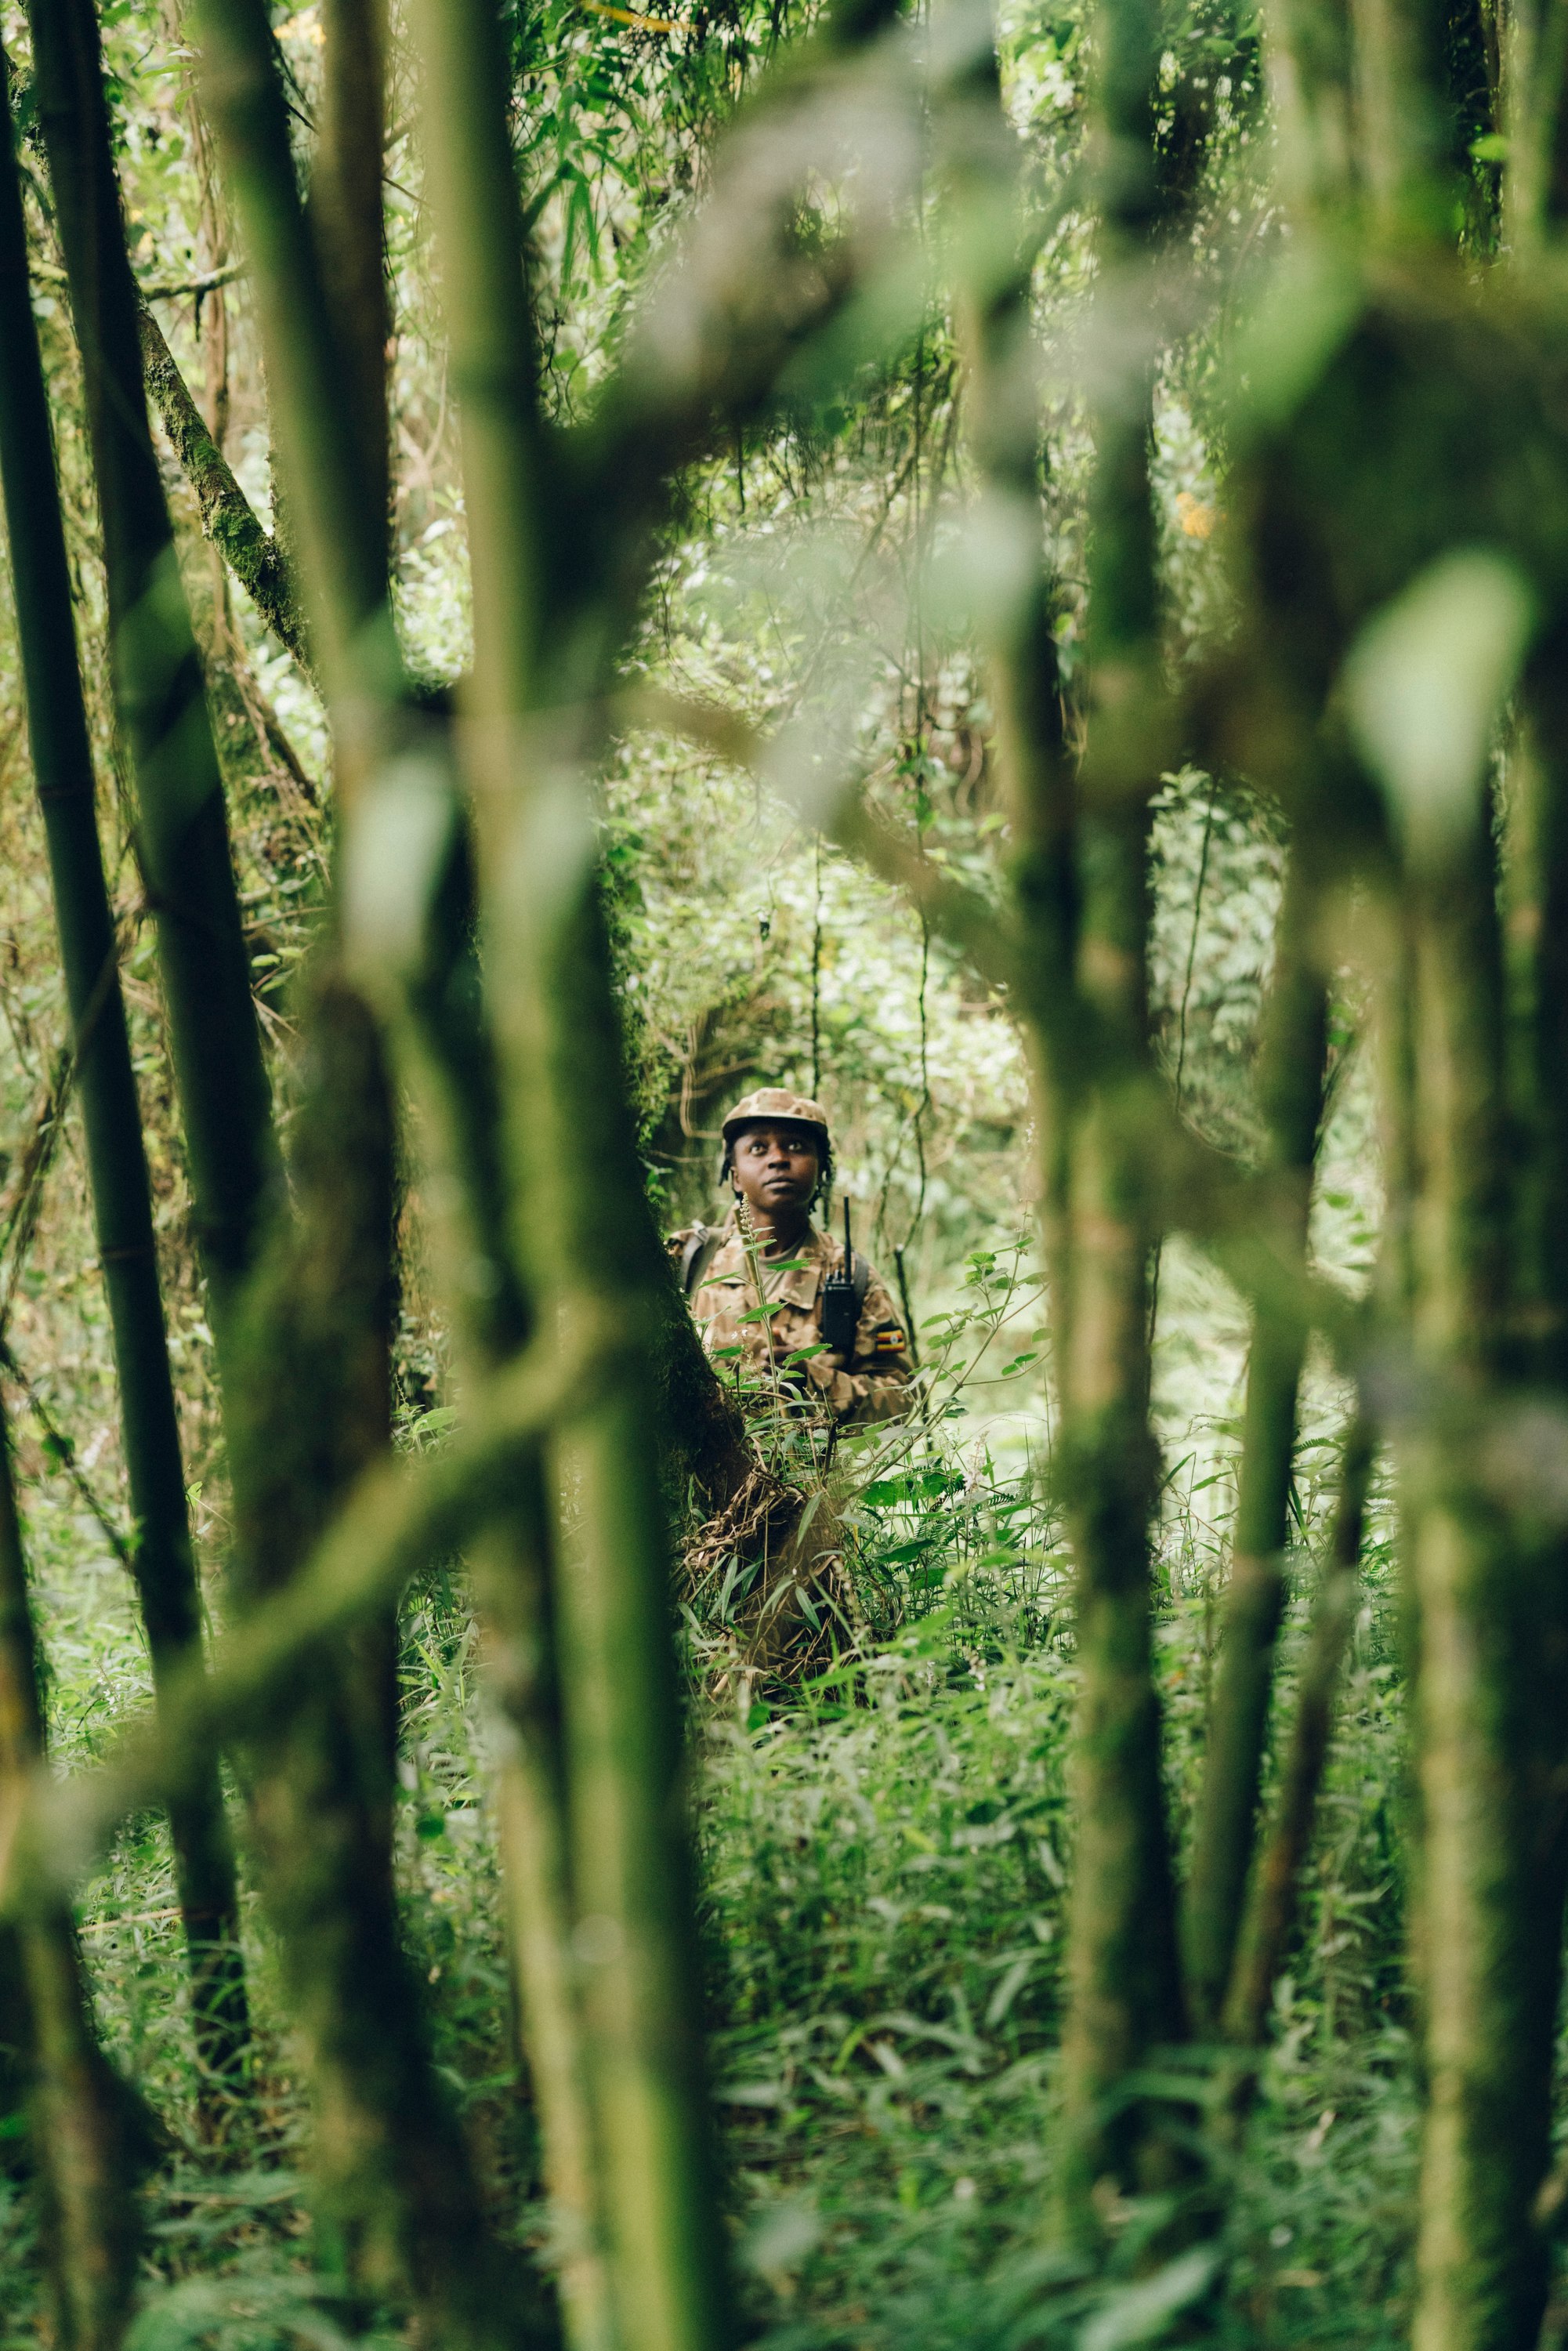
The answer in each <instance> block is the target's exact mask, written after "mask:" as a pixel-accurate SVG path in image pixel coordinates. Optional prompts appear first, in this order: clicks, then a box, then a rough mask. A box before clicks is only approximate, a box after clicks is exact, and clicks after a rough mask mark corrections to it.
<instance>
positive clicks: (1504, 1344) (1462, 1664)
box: [1399, 778, 1562, 2351]
mask: <svg viewBox="0 0 1568 2351" xmlns="http://www.w3.org/2000/svg"><path fill="white" fill-rule="evenodd" d="M1490 814H1491V812H1490V809H1489V808H1488V807H1487V805H1486V801H1485V796H1484V794H1483V791H1482V789H1481V783H1480V779H1479V778H1477V779H1476V784H1475V788H1474V797H1473V805H1472V808H1471V810H1469V817H1468V820H1467V821H1466V822H1465V823H1464V824H1463V826H1462V827H1461V828H1459V829H1458V832H1457V837H1456V838H1455V839H1453V840H1452V841H1450V842H1448V843H1446V844H1445V846H1444V849H1443V850H1442V852H1440V853H1433V854H1430V855H1427V854H1418V855H1415V856H1413V859H1412V863H1413V866H1414V869H1415V870H1413V871H1412V872H1409V873H1408V875H1407V876H1406V884H1407V887H1408V889H1409V893H1410V897H1411V901H1412V903H1413V904H1414V909H1415V990H1414V1008H1413V1021H1414V1042H1415V1056H1414V1068H1415V1081H1416V1102H1415V1111H1416V1132H1417V1133H1418V1134H1419V1135H1420V1136H1421V1140H1422V1153H1421V1173H1420V1181H1419V1187H1418V1190H1417V1194H1416V1215H1415V1229H1414V1262H1415V1270H1416V1299H1415V1317H1414V1333H1413V1336H1414V1342H1415V1347H1416V1356H1417V1360H1418V1362H1419V1363H1420V1364H1421V1367H1422V1370H1423V1373H1424V1374H1425V1376H1426V1378H1427V1380H1428V1381H1429V1382H1430V1383H1431V1390H1432V1402H1431V1404H1430V1405H1429V1407H1428V1410H1427V1413H1426V1415H1425V1416H1424V1417H1423V1419H1422V1421H1421V1422H1420V1423H1419V1424H1417V1425H1416V1426H1414V1427H1407V1428H1406V1429H1404V1430H1402V1431H1401V1436H1402V1439H1403V1442H1402V1444H1401V1447H1400V1453H1401V1459H1400V1465H1399V1466H1400V1474H1401V1480H1402V1484H1403V1487H1404V1489H1405V1496H1406V1523H1407V1527H1408V1530H1409V1542H1410V1551H1411V1566H1412V1571H1413V1577H1414V1582H1415V1585H1416V1600H1417V1641H1418V1672H1417V1678H1416V1693H1415V1722H1416V1768H1417V1772H1418V1776H1419V1788H1420V1802H1421V1814H1420V1817H1421V1831H1422V1846H1423V1850H1422V1855H1421V1874H1420V1880H1419V1888H1418V1899H1419V1903H1420V1909H1421V1917H1420V1925H1419V1949H1420V1953H1421V1959H1422V1970H1423V1987H1422V1988H1423V1992H1424V2006H1425V2020H1424V2022H1425V2028H1426V2061H1427V2081H1428V2085H1429V2086H1428V2095H1427V2114H1426V2121H1425V2130H1424V2139H1423V2160H1422V2175H1421V2210H1420V2231H1419V2236H1418V2240H1417V2253H1416V2261H1417V2281H1418V2286H1417V2303H1416V2321H1415V2326H1414V2331H1413V2340H1414V2342H1415V2344H1416V2346H1417V2347H1418V2351H1505V2346H1512V2345H1517V2344H1520V2343H1531V2342H1533V2341H1534V2340H1535V2337H1536V2334H1537V2331H1538V2329H1539V2326H1540V2323H1541V2316H1542V2309H1543V2307H1544V2304H1545V2295H1546V2286H1547V2277H1548V2267H1547V2245H1546V2241H1545V2239H1544V2237H1543V2236H1542V2234H1541V2232H1540V2231H1538V2230H1537V2229H1536V2228H1534V2227H1533V2226H1532V2224H1531V2212H1532V2207H1533V2204H1534V2199H1535V2198H1536V2196H1537V2194H1538V2192H1539V2190H1540V2189H1541V2186H1542V2181H1543V2179H1545V2177H1546V2173H1547V2168H1548V2164H1549V2160H1550V2128H1551V2087H1550V2085H1551V2079H1552V2038H1553V2033H1554V2030H1555V2018H1556V2009H1557V2000H1556V1992H1557V1986H1558V1981H1559V1974H1558V1970H1559V1966H1560V1955H1561V1931H1562V1887H1561V1877H1560V1875H1559V1874H1558V1870H1557V1866H1556V1865H1557V1863H1558V1861H1559V1859H1560V1854H1553V1853H1552V1845H1551V1842H1550V1825H1551V1824H1552V1822H1553V1816H1554V1815H1555V1814H1556V1813H1557V1811H1558V1802H1559V1800H1558V1799H1557V1798H1556V1796H1555V1795H1554V1793H1552V1791H1553V1790H1554V1788H1555V1787H1556V1786H1557V1785H1559V1784H1560V1782H1554V1781H1552V1780H1551V1779H1546V1780H1544V1781H1543V1779H1542V1775H1541V1774H1540V1772H1539V1771H1538V1769H1537V1755H1538V1751H1539V1750H1538V1745H1537V1741H1538V1736H1539V1734H1538V1729H1537V1721H1538V1718H1539V1714H1540V1710H1541V1708H1542V1705H1543V1704H1544V1705H1547V1706H1554V1707H1555V1708H1556V1712H1557V1716H1558V1719H1559V1720H1560V1719H1561V1699H1560V1696H1557V1695H1556V1688H1557V1686H1556V1684H1555V1682H1554V1680H1553V1677H1552V1672H1551V1669H1550V1654H1551V1652H1552V1650H1556V1651H1557V1653H1558V1654H1561V1651H1560V1636H1559V1639H1558V1640H1554V1641H1552V1642H1550V1643H1548V1642H1547V1641H1544V1640H1543V1637H1542V1635H1543V1632H1545V1630H1546V1628H1547V1627H1548V1626H1549V1625H1552V1619H1553V1618H1554V1617H1555V1618H1557V1619H1559V1620H1560V1617H1561V1603H1560V1601H1558V1600H1557V1598H1556V1592H1557V1588H1558V1583H1559V1576H1560V1568H1559V1564H1558V1562H1557V1560H1556V1559H1555V1557H1553V1556H1552V1552H1550V1551H1548V1552H1545V1553H1544V1555H1543V1554H1542V1552H1541V1550H1540V1548H1539V1545H1538V1544H1537V1543H1532V1542H1531V1540H1530V1536H1529V1531H1528V1528H1527V1526H1526V1525H1523V1524H1521V1522H1520V1520H1519V1519H1518V1518H1517V1517H1516V1516H1515V1514H1514V1513H1513V1512H1512V1511H1511V1510H1510V1509H1509V1508H1508V1506H1507V1503H1506V1501H1505V1499H1504V1498H1503V1497H1502V1496H1501V1495H1500V1493H1499V1492H1498V1491H1497V1488H1496V1481H1495V1479H1494V1478H1490V1477H1489V1476H1488V1471H1487V1460H1486V1432H1487V1430H1488V1429H1489V1427H1490V1426H1492V1425H1493V1424H1492V1422H1491V1420H1490V1412H1489V1407H1490V1410H1491V1411H1495V1410H1497V1409H1498V1408H1499V1406H1500V1405H1501V1404H1502V1402H1503V1399H1504V1398H1505V1397H1506V1396H1507V1393H1508V1391H1507V1387H1506V1385H1505V1382H1506V1378H1507V1373H1508V1368H1509V1354H1510V1344H1511V1323H1512V1320H1513V1314H1512V1306H1513V1297H1514V1280H1515V1267H1514V1263H1513V1259H1512V1252H1511V1228H1512V1225H1513V1213H1514V1205H1515V1204H1514V1200H1513V1196H1512V1186H1511V1158H1510V1153H1509V1147H1508V1144H1509V1121H1508V1104H1507V1101H1506V1096H1505V1089H1504V1084H1503V1072H1504V1069H1505V1054H1504V1022H1503V986H1502V967H1501V946H1500V935H1499V922H1498V899H1499V889H1498V878H1499V877H1498V871H1497V861H1496V849H1495V838H1494V831H1493V827H1492V824H1491V820H1490ZM1559 1082H1562V1077H1561V1075H1560V1077H1559ZM1557 1834H1558V1837H1559V1839H1560V1836H1561V1831H1560V1830H1559V1831H1558V1832H1557ZM1549 1858H1550V1859H1551V1860H1552V1864H1553V1867H1552V1876H1554V1877H1555V1878H1556V1893H1555V1899H1553V1897H1552V1888H1551V1882H1550V1880H1549V1879H1546V1874H1545V1872H1544V1871H1543V1868H1542V1864H1543V1862H1546V1861H1547V1860H1548V1859H1549ZM1543 1880H1545V1882H1543Z"/></svg>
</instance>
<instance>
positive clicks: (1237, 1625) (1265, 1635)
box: [1182, 848, 1328, 2028]
mask: <svg viewBox="0 0 1568 2351" xmlns="http://www.w3.org/2000/svg"><path fill="white" fill-rule="evenodd" d="M1305 854H1306V853H1305V851H1304V848H1298V849H1297V850H1296V852H1294V853H1293V854H1292V856H1291V863H1290V867H1289V870H1288V872H1287V875H1286V881H1285V894H1284V900H1283V903H1282V904H1281V910H1280V922H1279V931H1278V935H1277V940H1276V946H1275V967H1274V979H1273V986H1272V988H1271V990H1270V1001H1269V1006H1268V1009H1267V1012H1266V1015H1265V1020H1264V1031H1263V1040H1262V1050H1261V1057H1260V1071H1259V1092H1260V1103H1261V1108H1262V1111H1263V1116H1264V1123H1265V1127H1266V1131H1267V1134H1268V1138H1269V1143H1268V1163H1269V1165H1270V1170H1271V1172H1272V1173H1273V1175H1274V1176H1275V1177H1276V1179H1277V1185H1278V1191H1277V1194H1276V1204H1275V1209H1274V1215H1273V1217H1272V1219H1271V1222H1272V1227H1273V1229H1272V1231H1271V1232H1270V1233H1269V1235H1268V1236H1267V1238H1268V1240H1269V1242H1270V1245H1271V1248H1272V1249H1273V1252H1274V1254H1275V1255H1276V1256H1277V1258H1278V1259H1280V1260H1281V1262H1282V1263H1283V1264H1284V1265H1285V1266H1287V1267H1288V1268H1289V1270H1291V1272H1292V1273H1299V1272H1300V1271H1301V1270H1302V1269H1303V1268H1304V1266H1305V1263H1306V1245H1307V1218H1308V1213H1309V1209H1310V1206H1311V1197H1312V1165H1313V1162H1314V1160H1315V1158H1316V1155H1317V1145H1318V1131H1319V1126H1320V1123H1321V1121H1322V1103H1323V1071H1324V1057H1325V1054H1326V1052H1327V1048H1328V998H1327V991H1326V988H1325V985H1324V980H1323V976H1322V971H1321V969H1320V968H1319V967H1318V961H1317V956H1316V954H1315V947H1314V940H1313V936H1312V931H1313V924H1314V920H1315V916H1316V911H1317V894H1318V893H1317V889H1316V885H1315V882H1314V879H1313V877H1312V874H1311V873H1310V872H1308V870H1307V867H1306V862H1305ZM1306 1335H1307V1334H1306V1328H1305V1325H1304V1323H1303V1322H1301V1320H1300V1318H1299V1317H1297V1316H1295V1315H1293V1314H1291V1313H1290V1312H1289V1311H1280V1310H1279V1309H1276V1308H1260V1309H1259V1311H1257V1312H1256V1313H1255V1314H1254V1317H1253V1324H1252V1347H1251V1353H1250V1357H1249V1363H1248V1368H1247V1400H1246V1405H1245V1412H1244V1418H1243V1424H1242V1439H1241V1463H1240V1470H1239V1491H1238V1495H1237V1505H1236V1528H1235V1534H1234V1538H1233V1555H1232V1560H1231V1567H1230V1582H1229V1586H1228V1591H1227V1593H1226V1605H1225V1619H1224V1627H1223V1633H1222V1643H1223V1646H1222V1648H1221V1652H1220V1662H1219V1671H1218V1677H1217V1678H1216V1682H1215V1687H1214V1695H1213V1698H1212V1700H1211V1703H1210V1706H1209V1712H1208V1721H1207V1737H1206V1741H1205V1747H1206V1753H1205V1762H1204V1775H1203V1786H1202V1790H1201V1792H1200V1795H1199V1799H1198V1808H1197V1823H1196V1825H1195V1828H1194V1832H1193V1844H1192V1858H1191V1863H1190V1865H1189V1870H1188V1876H1187V1882H1186V1893H1185V1896H1184V1900H1183V1905H1182V1946H1183V1959H1184V1961H1185V1967H1186V1989H1187V1997H1188V2000H1189V2001H1190V2002H1191V2005H1192V2010H1193V2014H1194V2018H1195V2020H1196V2021H1197V2022H1199V2023H1200V2024H1202V2025H1203V2026H1205V2027H1209V2028H1212V2027H1213V2026H1214V2025H1215V2024H1217V2023H1218V2016H1219V2010H1220V2006H1221V2003H1222V2002H1223V2001H1224V1998H1225V1992H1226V1986H1227V1984H1228V1981H1229V1980H1230V1974H1231V1969H1232V1965H1233V1963H1234V1959H1235V1950H1236V1939H1237V1936H1238V1934H1239V1930H1240V1926H1241V1914H1242V1907H1243V1904H1244V1902H1245V1898H1246V1891H1247V1876H1248V1870H1249V1864H1250V1862H1251V1858H1252V1841H1253V1832H1254V1825H1255V1821H1256V1815H1257V1810H1258V1792H1259V1788H1260V1782H1261V1778H1262V1770H1263V1757H1264V1750H1265V1746H1266V1743H1267V1737H1268V1723H1269V1704H1270V1695H1271V1692H1272V1687H1273V1667H1274V1646H1275V1640H1276V1636H1277V1635H1278V1633H1279V1628H1280V1620H1281V1615H1282V1614H1283V1612H1284V1605H1285V1571H1284V1560H1283V1552H1284V1548H1285V1540H1286V1536H1287V1533H1288V1531H1289V1524H1290V1495H1291V1468H1292V1465H1293V1462H1294V1459H1295V1447H1296V1399H1297V1391H1298V1389H1299V1387H1300V1384H1301V1364H1302V1361H1303V1358H1304V1354H1305V1349H1306Z"/></svg>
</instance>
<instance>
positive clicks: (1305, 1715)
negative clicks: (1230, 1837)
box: [1223, 1411, 1376, 2048]
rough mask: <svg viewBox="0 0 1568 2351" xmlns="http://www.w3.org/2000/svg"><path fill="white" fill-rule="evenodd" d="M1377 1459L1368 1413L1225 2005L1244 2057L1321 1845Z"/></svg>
mask: <svg viewBox="0 0 1568 2351" xmlns="http://www.w3.org/2000/svg"><path fill="white" fill-rule="evenodd" d="M1375 1453H1376V1447H1375V1439H1374V1435H1373V1429H1372V1426H1371V1423H1370V1422H1369V1421H1368V1420H1367V1418H1366V1417H1365V1416H1364V1414H1363V1413H1361V1412H1359V1411H1358V1412H1357V1413H1356V1415H1355V1416H1354V1419H1353V1420H1352V1422H1351V1425H1350V1426H1349V1428H1348V1429H1347V1430H1346V1431H1345V1437H1344V1443H1343V1448H1342V1451H1341V1456H1340V1481H1339V1494H1338V1498H1337V1499H1336V1502H1335V1505H1334V1517H1333V1531H1332V1534H1331V1536H1330V1540H1329V1546H1328V1555H1327V1557H1326V1558H1325V1560H1324V1562H1323V1566H1322V1577H1321V1580H1320V1582H1319V1586H1318V1593H1317V1601H1316V1604H1315V1606H1314V1608H1313V1611H1312V1632H1311V1635H1310V1636H1309V1639H1308V1643H1307V1649H1306V1654H1305V1656H1303V1657H1302V1659H1301V1671H1300V1673H1299V1675H1298V1677H1297V1684H1296V1703H1295V1710H1294V1712H1293V1714H1292V1716H1291V1728H1290V1731H1289V1734H1288V1736H1287V1738H1286V1740H1285V1745H1284V1754H1283V1758H1282V1761H1281V1767H1280V1784H1279V1789H1278V1792H1277V1793H1276V1795H1275V1798H1274V1804H1273V1810H1272V1812H1271V1813H1270V1818H1269V1823H1268V1827H1267V1829H1266V1831H1265V1833H1264V1834H1263V1836H1262V1838H1261V1840H1260V1845H1259V1850H1258V1857H1257V1860H1256V1862H1255V1864H1254V1865H1253V1870H1252V1876H1251V1883H1250V1885H1249V1888H1248V1897H1247V1907H1246V1910H1245V1912H1244V1914H1243V1918H1242V1926H1241V1932H1240V1934H1239V1936H1238V1938H1237V1943H1236V1959H1235V1964H1234V1966H1233V1968H1232V1970H1231V1975H1230V1984H1229V1988H1228V1991H1227V1993H1226V1998H1225V2007H1224V2011H1223V2024H1224V2030H1225V2033H1226V2036H1227V2038H1228V2039H1229V2040H1231V2041H1236V2042H1239V2043H1241V2045H1242V2046H1243V2047H1244V2048H1255V2047H1257V2046H1258V2045H1260V2043H1261V2042H1262V2040H1263V2036H1264V2032H1265V2030H1266V2027H1267V2024H1268V2020H1269V2003H1270V2000H1271V1999H1272V1997H1273V1992H1274V1986H1275V1984H1276V1982H1277V1981H1278V1980H1279V1977H1280V1971H1281V1969H1282V1968H1283V1966H1284V1964H1285V1958H1286V1954H1287V1952H1288V1951H1289V1949H1290V1947H1291V1933H1292V1930H1293V1928H1294V1927H1295V1922H1296V1917H1297V1912H1298V1909H1299V1907H1300V1886H1301V1871H1302V1868H1303V1867H1304V1865H1305V1863H1306V1858H1307V1854H1308V1850H1309V1847H1310V1845H1311V1843H1312V1823H1313V1821H1314V1819H1315V1818H1316V1815H1317V1804H1318V1794H1319V1791H1320V1790H1321V1788H1322V1776H1323V1768H1324V1766H1325V1764H1326V1762H1327V1761H1328V1751H1329V1736H1330V1732H1331V1730H1332V1729H1333V1702H1334V1690H1335V1687H1336V1686H1337V1684H1338V1681H1339V1675H1340V1667H1341V1665H1342V1664H1343V1659H1344V1653H1345V1651H1346V1649H1347V1648H1348V1646H1350V1637H1351V1634H1352V1631H1353V1630H1354V1623H1355V1610H1356V1598H1357V1593H1358V1592H1359V1589H1360V1581H1359V1575H1358V1570H1359V1567H1360V1562H1361V1544H1362V1535H1363V1531H1364V1526H1365V1521H1366V1504H1367V1494H1368V1489H1369V1488H1370V1486H1371V1482H1372V1472H1373V1466H1374V1462H1375Z"/></svg>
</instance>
